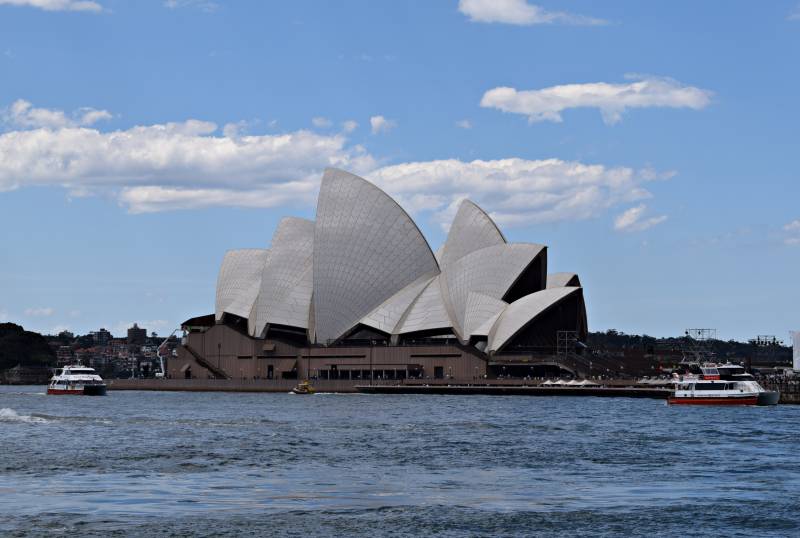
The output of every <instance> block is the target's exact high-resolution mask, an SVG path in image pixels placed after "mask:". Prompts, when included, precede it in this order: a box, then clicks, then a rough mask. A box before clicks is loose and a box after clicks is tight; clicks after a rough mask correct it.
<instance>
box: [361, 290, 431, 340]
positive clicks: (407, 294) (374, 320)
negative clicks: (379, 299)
mask: <svg viewBox="0 0 800 538" xmlns="http://www.w3.org/2000/svg"><path fill="white" fill-rule="evenodd" d="M433 278H434V277H429V276H424V277H422V278H420V279H419V280H417V281H416V282H412V283H411V284H409V285H408V286H406V287H405V288H403V289H402V290H400V291H398V292H397V293H395V294H394V295H392V296H391V297H389V298H388V299H386V300H385V301H384V302H383V303H381V304H380V305H379V306H378V307H377V308H376V309H375V310H373V311H372V312H370V313H369V314H367V315H366V316H365V317H364V318H363V319H362V320H361V323H362V324H364V325H367V326H369V327H373V328H375V329H378V330H379V331H383V332H385V333H388V334H395V333H396V332H395V328H396V327H397V326H398V324H399V323H400V319H401V318H402V317H403V314H405V313H406V311H408V309H409V308H410V307H411V303H412V302H414V299H416V298H417V297H419V294H420V293H422V290H424V289H425V286H427V285H428V284H430V282H431V280H433Z"/></svg>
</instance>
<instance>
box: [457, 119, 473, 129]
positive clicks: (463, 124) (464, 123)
mask: <svg viewBox="0 0 800 538" xmlns="http://www.w3.org/2000/svg"><path fill="white" fill-rule="evenodd" d="M456 127H459V128H461V129H472V122H471V121H469V120H458V121H457V122H456Z"/></svg>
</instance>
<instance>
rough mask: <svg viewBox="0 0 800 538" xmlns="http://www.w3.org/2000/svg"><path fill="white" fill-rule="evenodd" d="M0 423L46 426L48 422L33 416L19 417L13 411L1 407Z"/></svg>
mask: <svg viewBox="0 0 800 538" xmlns="http://www.w3.org/2000/svg"><path fill="white" fill-rule="evenodd" d="M0 422H25V423H27V424H47V423H48V422H49V421H48V420H47V419H44V418H42V417H37V416H35V415H20V414H19V413H17V412H16V411H14V410H13V409H10V408H8V407H3V408H2V409H0Z"/></svg>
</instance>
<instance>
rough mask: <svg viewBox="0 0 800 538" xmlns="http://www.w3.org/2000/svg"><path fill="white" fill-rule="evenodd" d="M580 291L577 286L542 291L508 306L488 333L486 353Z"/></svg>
mask: <svg viewBox="0 0 800 538" xmlns="http://www.w3.org/2000/svg"><path fill="white" fill-rule="evenodd" d="M582 290H583V288H580V287H577V286H571V287H563V288H550V289H544V290H541V291H537V292H535V293H531V294H529V295H526V296H525V297H522V298H520V299H517V300H516V301H514V302H513V303H511V304H509V305H508V306H507V307H506V309H505V310H504V311H503V313H502V314H500V316H499V317H498V318H497V321H496V322H495V324H494V326H493V327H492V328H491V330H490V331H489V335H488V336H489V340H488V344H487V346H486V352H487V353H492V352H494V351H498V350H500V349H502V347H503V346H505V345H506V344H507V343H508V342H510V341H511V340H512V339H513V338H514V337H515V336H516V335H517V334H519V332H520V331H522V330H523V329H524V328H525V327H527V326H528V325H530V324H531V323H533V322H534V321H535V320H536V318H538V317H539V316H541V315H542V314H544V313H545V312H547V311H548V310H550V308H552V307H553V306H555V305H557V304H558V303H560V302H561V301H563V300H564V299H566V298H567V297H569V296H570V295H572V294H573V293H576V292H581V291H582Z"/></svg>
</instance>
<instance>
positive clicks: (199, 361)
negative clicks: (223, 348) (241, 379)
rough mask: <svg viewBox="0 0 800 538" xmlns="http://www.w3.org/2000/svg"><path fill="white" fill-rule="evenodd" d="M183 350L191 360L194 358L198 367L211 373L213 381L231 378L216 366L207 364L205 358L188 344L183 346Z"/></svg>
mask: <svg viewBox="0 0 800 538" xmlns="http://www.w3.org/2000/svg"><path fill="white" fill-rule="evenodd" d="M183 348H184V349H185V350H186V351H188V352H189V354H190V355H191V356H192V358H194V360H195V362H197V364H199V365H200V366H202V367H203V368H205V369H206V370H208V371H209V372H211V374H212V375H213V376H214V379H231V376H229V375H228V373H227V372H226V371H225V370H223V369H222V368H219V367H217V366H214V365H213V364H211V363H210V362H208V361H207V360H206V359H205V357H203V356H202V355H200V354H199V353H198V352H196V351H195V350H194V349H192V347H191V346H190V345H189V344H184V345H183Z"/></svg>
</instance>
